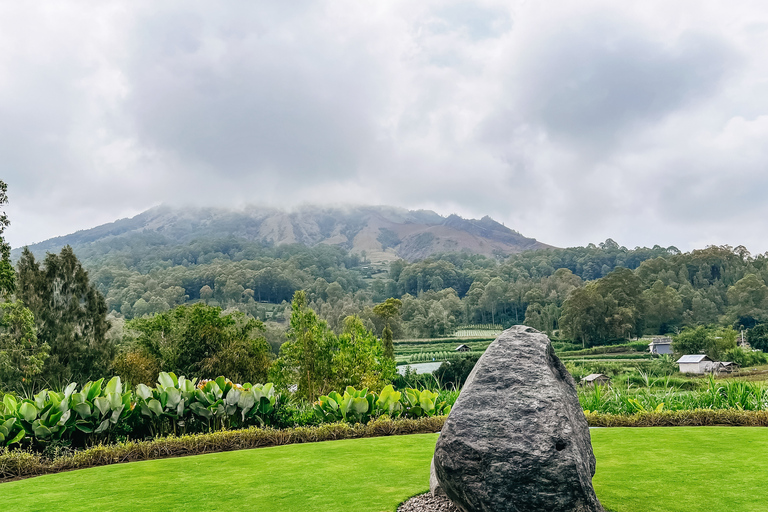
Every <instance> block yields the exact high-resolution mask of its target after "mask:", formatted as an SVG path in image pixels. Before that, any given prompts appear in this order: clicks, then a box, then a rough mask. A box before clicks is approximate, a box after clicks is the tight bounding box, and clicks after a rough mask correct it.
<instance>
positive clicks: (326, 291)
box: [0, 182, 768, 384]
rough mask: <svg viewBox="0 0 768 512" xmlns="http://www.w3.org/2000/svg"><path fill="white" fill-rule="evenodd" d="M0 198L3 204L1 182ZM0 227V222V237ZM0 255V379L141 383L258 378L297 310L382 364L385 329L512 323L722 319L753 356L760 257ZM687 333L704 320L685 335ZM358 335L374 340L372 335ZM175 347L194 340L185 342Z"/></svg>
mask: <svg viewBox="0 0 768 512" xmlns="http://www.w3.org/2000/svg"><path fill="white" fill-rule="evenodd" d="M0 183H1V182H0ZM0 192H2V196H0V204H2V203H4V202H5V201H6V200H7V198H6V196H5V195H4V194H5V188H4V184H3V188H2V190H0ZM7 225H8V219H7V217H5V216H4V215H3V216H2V217H0V235H1V234H2V230H3V229H4V228H5V226H7ZM0 240H2V237H1V236H0ZM0 249H2V258H0V260H1V261H0V292H2V295H3V297H4V299H5V301H4V302H3V304H2V309H1V310H0V381H5V382H6V383H8V382H16V383H22V384H23V383H24V382H25V379H33V377H34V379H35V380H36V381H40V380H43V381H46V382H66V381H68V380H70V379H80V380H82V379H86V378H91V377H96V376H98V375H102V374H106V373H109V372H112V371H118V372H120V373H122V374H124V375H129V374H130V375H132V376H133V377H132V378H133V379H134V380H137V381H139V380H151V377H150V376H151V375H154V374H156V373H157V372H158V371H160V370H172V369H175V370H184V371H186V372H188V373H191V374H192V373H199V374H200V375H203V374H210V375H213V374H216V373H217V372H222V371H224V370H226V371H227V372H229V373H231V374H232V375H243V376H251V378H254V379H255V378H257V377H258V378H259V379H263V378H265V376H266V372H267V369H268V368H271V367H273V366H272V363H271V361H273V360H275V358H276V357H277V356H278V354H283V351H281V346H282V345H283V344H284V343H285V342H286V341H287V340H290V339H291V336H295V335H296V334H295V333H296V332H297V331H296V329H295V327H293V323H295V318H296V316H297V315H298V314H299V313H300V315H299V316H301V315H309V314H310V312H311V314H312V315H317V320H312V322H313V325H322V329H320V328H319V327H318V328H317V329H319V331H323V332H325V331H324V329H326V328H327V333H326V334H323V335H322V336H321V337H322V338H323V339H324V340H326V341H324V342H323V343H328V344H330V345H329V346H334V347H337V348H338V347H345V346H347V345H349V347H352V348H354V347H356V345H355V343H356V342H355V343H352V344H349V343H347V342H345V341H344V340H346V339H354V340H357V339H366V340H369V341H370V346H369V347H368V348H366V349H365V351H364V352H366V353H368V354H373V356H372V357H374V358H375V359H376V360H377V361H379V360H386V361H393V360H394V359H393V357H394V352H393V346H392V339H393V338H394V339H403V338H429V337H439V336H446V335H451V334H452V333H453V332H454V331H456V329H457V328H458V327H459V326H462V325H468V324H495V325H502V326H505V327H507V326H510V325H514V324H520V323H525V324H527V325H530V326H532V327H536V328H538V329H540V330H542V331H546V332H548V333H550V334H551V335H554V336H557V337H559V338H560V339H562V340H569V341H572V342H575V343H579V344H581V345H583V346H585V347H587V346H592V345H601V344H607V343H612V342H614V341H617V340H626V339H628V338H632V337H636V336H640V335H644V334H645V335H648V334H650V335H653V334H665V333H680V332H681V331H682V332H683V333H686V332H694V333H696V334H691V335H689V337H691V336H693V337H694V338H695V337H696V336H698V337H700V338H701V339H702V340H705V342H706V343H710V342H709V341H706V340H709V338H711V339H712V340H717V339H723V338H722V336H720V335H718V334H717V333H718V332H720V331H718V330H717V329H718V328H731V327H732V328H735V329H744V330H747V338H748V340H749V341H750V342H751V343H752V345H753V347H756V348H767V349H768V286H766V282H768V256H767V255H757V256H752V255H751V254H750V253H749V252H748V251H747V250H746V249H745V248H744V247H741V246H740V247H736V248H732V247H728V246H722V247H716V246H711V247H708V248H706V249H701V250H695V251H692V252H689V253H681V252H680V251H679V250H678V249H677V248H675V247H668V248H664V247H659V246H655V247H653V248H635V249H627V248H625V247H621V246H619V245H618V244H617V243H615V242H614V241H613V240H610V239H609V240H606V241H605V242H603V243H601V244H599V245H593V244H590V245H588V246H586V247H574V248H567V249H555V248H551V249H543V250H538V251H527V252H522V253H519V254H513V255H511V256H506V255H501V254H498V255H496V257H493V256H484V255H478V254H471V253H469V252H452V253H439V254H435V255H433V256H431V257H429V258H426V259H422V260H420V261H412V262H410V261H406V260H402V259H396V260H394V261H391V262H389V263H386V264H382V263H381V262H376V263H374V262H371V261H369V260H368V259H367V257H366V254H365V253H356V252H351V251H349V250H347V249H345V248H343V247H341V246H338V245H326V244H318V245H315V246H313V247H308V246H305V245H301V244H282V245H274V244H270V243H264V242H259V241H253V240H246V239H244V238H238V237H235V236H228V237H225V238H211V237H207V238H199V239H193V240H189V241H186V242H179V241H178V240H174V239H172V238H168V237H166V236H164V235H162V234H159V233H157V232H151V231H148V232H135V233H130V234H128V235H126V236H119V237H118V236H115V237H106V238H104V239H101V240H98V241H95V242H92V243H88V244H85V245H82V246H78V248H77V249H76V250H74V249H73V248H71V247H69V246H67V247H64V248H63V249H62V250H61V251H60V252H59V253H48V254H46V255H45V256H44V257H39V256H38V257H36V256H35V255H34V254H33V253H32V252H31V251H29V250H27V249H25V250H23V251H22V252H21V254H20V256H19V257H18V259H17V260H16V261H15V262H12V260H11V257H10V250H9V247H8V246H7V244H4V245H2V246H0ZM297 293H298V294H297ZM296 297H301V301H300V302H301V307H300V311H299V310H297V306H296V303H295V299H296ZM292 299H293V300H294V304H293V305H291V303H290V301H291V300H292ZM307 318H309V317H307ZM313 318H314V317H313ZM701 326H708V327H710V328H711V329H710V330H709V331H706V332H705V331H702V330H700V329H699V330H696V329H695V328H701ZM689 327H690V328H694V329H692V330H688V331H686V328H689ZM319 331H318V332H319ZM367 332H370V333H371V336H375V338H380V340H381V341H380V342H377V343H373V341H371V340H372V339H374V338H367V337H366V336H368V334H365V333H367ZM723 332H725V331H723ZM728 332H732V333H734V334H729V335H728V336H730V337H733V336H735V331H731V330H730V329H728ZM292 333H293V334H292ZM708 333H709V334H708ZM711 333H714V334H711ZM350 336H351V338H349V337H350ZM705 338H706V339H705ZM692 339H693V338H692ZM697 339H698V338H697ZM729 339H730V338H729ZM190 340H197V341H194V343H196V345H195V346H194V347H192V348H190V347H188V346H187V345H188V344H189V343H190V342H191V341H190ZM699 341H701V340H699ZM699 341H696V343H698V344H699V345H701V344H702V343H704V344H706V343H705V342H701V343H700V342H699ZM710 341H711V340H710ZM345 343H347V345H345ZM366 343H368V342H366ZM712 343H715V344H716V342H712ZM712 343H710V344H712ZM729 343H730V341H729ZM713 346H714V345H713ZM377 347H378V348H377ZM352 348H350V350H352ZM334 350H336V349H334ZM338 350H340V349H338ZM377 350H379V351H380V353H379V352H376V351H377ZM342 352H343V351H342ZM351 353H352V352H350V354H351ZM283 355H284V354H283ZM246 356H247V357H246ZM345 357H346V356H345ZM350 357H353V356H350ZM361 357H362V356H360V355H359V354H358V355H355V356H354V357H353V359H354V360H357V359H360V360H362V359H361ZM382 357H384V359H381V358H382ZM337 359H338V360H337V361H336V363H334V364H337V365H342V366H343V364H342V359H343V358H341V359H339V358H337ZM243 361H247V362H248V364H245V365H244V363H243ZM282 361H283V362H285V361H287V359H284V358H283V359H282ZM281 364H284V363H281ZM329 364H330V363H329ZM344 364H346V363H344ZM276 367H280V365H277V366H276ZM270 371H271V370H270ZM381 371H383V370H381ZM387 371H391V369H390V370H387ZM244 378H245V377H244ZM361 378H362V377H361ZM339 379H341V377H339ZM376 379H378V377H376V378H374V380H375V381H376V382H378V380H376ZM277 380H278V381H279V380H280V379H277ZM337 380H338V379H337ZM342 380H343V379H342ZM339 381H341V380H339Z"/></svg>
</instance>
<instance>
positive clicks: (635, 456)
mask: <svg viewBox="0 0 768 512" xmlns="http://www.w3.org/2000/svg"><path fill="white" fill-rule="evenodd" d="M436 439H437V435H436V434H423V435H411V436H397V437H379V438H373V439H357V440H346V441H331V442H325V443H314V444H300V445H289V446H281V447H274V448H260V449H256V450H244V451H239V452H228V453H217V454H210V455H200V456H195V457H184V458H176V459H165V460H157V461H150V462H137V463H132V464H119V465H114V466H104V467H100V468H92V469H86V470H81V471H73V472H69V473H61V474H59V475H47V476H42V477H37V478H32V479H27V480H21V481H17V482H9V483H5V484H0V504H2V506H1V507H0V508H1V509H2V510H14V511H19V512H21V511H32V510H39V511H48V510H57V511H62V512H64V511H89V510H93V511H97V510H98V511H102V510H110V511H122V510H124V511H133V510H159V511H160V510H161V511H198V510H199V511H209V510H210V511H213V510H221V511H238V510H242V511H246V510H247V511H255V512H258V511H264V512H281V511H286V512H288V511H291V512H295V511H305V510H306V511H311V512H324V511H328V512H345V511H349V512H381V511H392V510H394V508H395V506H396V505H397V504H398V503H399V502H400V501H402V500H403V499H405V498H407V497H408V496H411V495H413V494H417V493H419V492H422V491H424V490H426V489H427V487H428V480H429V461H430V458H431V456H432V452H433V450H434V444H435V441H436ZM592 439H593V445H594V449H595V455H596V457H597V474H596V475H595V479H594V483H595V489H596V491H597V495H598V497H599V498H600V499H601V501H602V502H603V504H604V505H605V506H606V507H607V508H609V509H611V510H614V511H615V512H653V511H660V512H661V511H663V512H694V511H696V512H699V511H701V512H704V511H706V512H710V511H732V512H746V511H765V510H767V509H768V505H766V500H767V499H768V490H766V487H765V485H764V481H765V475H766V474H768V430H767V429H764V428H747V427H734V428H727V427H699V428H670V427H667V428H635V429H629V428H611V429H595V430H593V431H592Z"/></svg>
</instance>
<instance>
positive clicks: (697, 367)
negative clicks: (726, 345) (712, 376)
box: [676, 354, 713, 373]
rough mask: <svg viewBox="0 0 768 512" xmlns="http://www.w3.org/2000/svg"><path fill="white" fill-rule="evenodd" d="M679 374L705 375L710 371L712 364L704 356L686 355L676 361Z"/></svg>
mask: <svg viewBox="0 0 768 512" xmlns="http://www.w3.org/2000/svg"><path fill="white" fill-rule="evenodd" d="M676 362H677V364H678V365H679V366H680V373H707V372H709V371H711V369H712V365H713V362H712V360H711V359H710V358H708V357H707V356H706V355H704V354H693V355H686V356H683V357H681V358H680V359H678V360H677V361H676Z"/></svg>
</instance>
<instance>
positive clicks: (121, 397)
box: [0, 372, 276, 448]
mask: <svg viewBox="0 0 768 512" xmlns="http://www.w3.org/2000/svg"><path fill="white" fill-rule="evenodd" d="M275 402H276V397H275V391H274V388H273V386H272V384H264V385H261V384H254V385H252V384H250V383H246V384H243V385H239V384H233V383H232V382H231V381H229V380H227V379H225V378H224V377H218V378H217V379H216V380H209V381H201V382H200V383H197V382H196V381H195V380H188V379H186V378H185V377H178V378H177V377H176V375H175V374H173V373H165V372H162V373H160V375H159V377H158V382H157V384H156V385H155V387H154V388H150V387H148V386H146V385H144V384H139V385H137V386H136V388H135V390H130V389H124V387H123V384H122V381H121V379H120V377H113V378H112V379H111V380H110V381H109V382H107V383H106V384H104V379H99V380H97V381H95V382H90V381H89V382H87V383H86V384H84V385H83V386H82V387H81V388H80V390H79V391H78V390H77V385H76V384H75V383H71V384H69V385H68V386H67V387H66V389H65V390H64V391H62V392H56V391H50V390H43V391H41V392H40V393H38V394H37V395H35V396H34V397H33V398H30V399H23V400H18V399H16V398H15V397H14V396H12V395H10V394H6V395H5V396H4V397H3V402H2V404H0V425H2V428H0V434H1V435H2V436H1V437H0V442H3V443H5V444H8V445H10V444H15V443H19V444H21V445H24V446H31V447H35V448H42V447H44V446H46V445H48V444H50V443H55V442H63V441H65V442H68V443H71V444H74V445H77V446H84V445H88V444H91V445H92V444H95V443H97V442H103V441H108V440H113V439H114V438H115V436H116V434H117V433H118V432H124V431H126V429H127V431H128V432H130V433H131V435H132V436H133V437H138V438H142V437H145V436H157V435H167V434H169V433H174V434H175V433H186V432H195V431H212V430H220V429H223V428H242V427H246V426H249V425H260V426H264V425H265V424H266V422H267V421H269V420H270V414H271V413H272V412H273V410H274V406H275Z"/></svg>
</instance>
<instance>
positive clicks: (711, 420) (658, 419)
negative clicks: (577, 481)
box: [585, 409, 768, 427]
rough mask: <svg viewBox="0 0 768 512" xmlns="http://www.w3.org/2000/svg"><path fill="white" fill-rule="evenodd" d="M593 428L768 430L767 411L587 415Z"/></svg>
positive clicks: (722, 410) (732, 410) (711, 410)
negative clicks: (729, 427) (726, 427)
mask: <svg viewBox="0 0 768 512" xmlns="http://www.w3.org/2000/svg"><path fill="white" fill-rule="evenodd" d="M585 415H586V417H587V422H588V423H589V426H590V427H713V426H731V427H768V411H740V410H738V409H721V410H715V409H695V410H691V411H661V412H655V411H652V412H640V413H637V414H631V415H624V414H603V413H597V412H586V413H585Z"/></svg>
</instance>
